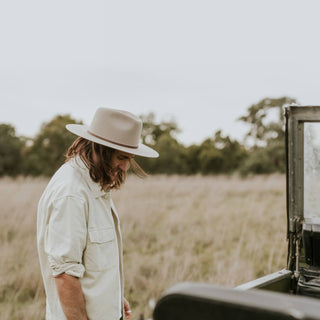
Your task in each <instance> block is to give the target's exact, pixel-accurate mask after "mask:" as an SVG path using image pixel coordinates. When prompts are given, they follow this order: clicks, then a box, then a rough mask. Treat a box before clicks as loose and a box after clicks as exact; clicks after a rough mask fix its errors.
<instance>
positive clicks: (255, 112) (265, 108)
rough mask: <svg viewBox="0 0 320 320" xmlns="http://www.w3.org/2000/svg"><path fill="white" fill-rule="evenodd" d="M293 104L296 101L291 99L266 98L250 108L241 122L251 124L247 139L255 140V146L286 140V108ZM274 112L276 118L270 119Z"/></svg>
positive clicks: (241, 118)
mask: <svg viewBox="0 0 320 320" xmlns="http://www.w3.org/2000/svg"><path fill="white" fill-rule="evenodd" d="M293 103H294V104H295V103H296V99H293V98H289V97H281V98H277V99H272V98H265V99H262V100H261V101H259V102H258V103H256V104H253V105H251V106H250V107H249V108H248V110H247V114H246V115H244V116H242V117H240V118H239V120H241V121H243V122H245V123H247V124H249V126H250V128H249V131H248V133H247V137H251V138H252V139H253V145H255V146H257V145H266V144H267V143H268V142H269V141H272V140H278V141H279V140H283V139H284V131H285V127H284V106H286V105H290V104H293ZM272 112H275V113H276V116H275V117H274V118H273V119H268V118H270V117H269V116H270V114H271V113H272Z"/></svg>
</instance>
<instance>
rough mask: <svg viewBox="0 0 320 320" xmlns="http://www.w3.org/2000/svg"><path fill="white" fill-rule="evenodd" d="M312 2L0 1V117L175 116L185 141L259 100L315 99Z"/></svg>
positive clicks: (32, 125) (29, 129)
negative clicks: (100, 112)
mask: <svg viewBox="0 0 320 320" xmlns="http://www.w3.org/2000/svg"><path fill="white" fill-rule="evenodd" d="M319 9H320V3H319V1H316V0H314V1H308V0H304V1H302V0H301V1H297V0H267V1H259V0H251V1H249V0H241V1H239V0H232V1H228V0H221V1H215V0H211V1H209V0H194V1H188V0H181V1H180V0H161V1H153V0H143V1H142V0H127V1H121V0H114V1H107V0H104V1H102V0H99V1H97V0H90V1H83V0H69V1H68V0H64V1H61V0H55V1H47V0H28V1H25V0H10V1H1V2H0V40H1V42H0V46H1V47H0V123H11V124H12V125H14V126H15V128H16V130H17V133H18V134H19V135H26V136H33V135H34V134H36V133H37V132H38V131H39V129H40V125H41V123H42V122H44V121H49V120H51V119H52V118H53V117H54V116H55V115H57V114H67V113H68V114H71V116H72V117H74V118H76V119H78V120H83V121H84V123H86V124H90V121H91V119H92V117H93V114H94V112H95V110H96V108H98V107H112V108H119V109H125V110H128V111H130V112H133V113H135V114H137V115H141V114H146V113H148V112H154V113H155V114H156V117H157V120H158V121H161V120H168V119H171V118H173V119H175V121H176V122H177V123H178V125H179V127H180V128H181V130H182V133H181V134H180V135H179V136H178V140H179V141H180V142H182V143H184V144H190V143H200V142H202V141H203V140H204V139H205V138H207V137H210V136H212V135H213V134H214V132H215V131H217V130H219V129H222V131H223V133H224V134H228V135H231V137H233V138H237V139H241V138H242V137H243V135H244V133H245V132H246V131H247V127H245V126H244V125H243V124H242V123H241V122H239V121H237V118H239V117H240V116H242V115H244V114H245V113H246V109H247V108H248V107H249V106H250V105H251V104H253V103H256V102H258V101H259V100H261V99H263V98H265V97H271V98H273V97H274V98H278V97H281V96H284V95H287V96H290V97H292V98H296V99H297V100H298V102H299V103H301V104H304V105H311V104H314V105H320V88H319V79H320V63H319V62H320V44H319V43H320V41H319V30H320V21H319V12H320V10H319Z"/></svg>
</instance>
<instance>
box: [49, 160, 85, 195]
mask: <svg viewBox="0 0 320 320" xmlns="http://www.w3.org/2000/svg"><path fill="white" fill-rule="evenodd" d="M46 192H47V193H50V194H51V195H52V197H54V198H55V199H58V198H61V197H76V198H79V199H83V200H86V199H87V197H88V194H89V192H90V190H89V188H88V186H87V183H86V179H85V178H84V177H83V174H82V173H81V169H80V168H78V167H77V166H74V165H72V163H71V162H70V161H68V162H66V163H64V164H63V165H62V166H61V167H60V168H59V169H58V170H57V172H56V173H55V174H54V175H53V177H52V178H51V180H50V182H49V184H48V186H47V188H46Z"/></svg>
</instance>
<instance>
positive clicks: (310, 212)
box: [304, 122, 320, 222]
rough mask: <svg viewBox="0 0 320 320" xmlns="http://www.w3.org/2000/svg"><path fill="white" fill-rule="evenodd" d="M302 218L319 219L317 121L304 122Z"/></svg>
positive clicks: (319, 141) (319, 126) (319, 143)
mask: <svg viewBox="0 0 320 320" xmlns="http://www.w3.org/2000/svg"><path fill="white" fill-rule="evenodd" d="M304 218H305V219H312V220H314V219H316V220H318V219H319V221H320V123H317V122H306V123H305V124H304ZM314 222H315V221H314Z"/></svg>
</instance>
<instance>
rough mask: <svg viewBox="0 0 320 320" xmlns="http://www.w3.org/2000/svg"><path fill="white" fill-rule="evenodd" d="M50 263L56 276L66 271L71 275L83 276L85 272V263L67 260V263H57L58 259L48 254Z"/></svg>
mask: <svg viewBox="0 0 320 320" xmlns="http://www.w3.org/2000/svg"><path fill="white" fill-rule="evenodd" d="M48 260H49V265H50V268H51V269H52V275H53V276H54V277H55V276H57V275H59V274H62V273H66V274H69V275H70V276H74V277H77V278H82V277H83V274H84V272H85V268H84V266H83V264H81V263H77V262H65V263H60V262H59V263H57V261H56V260H55V259H54V258H53V257H51V256H48Z"/></svg>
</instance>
